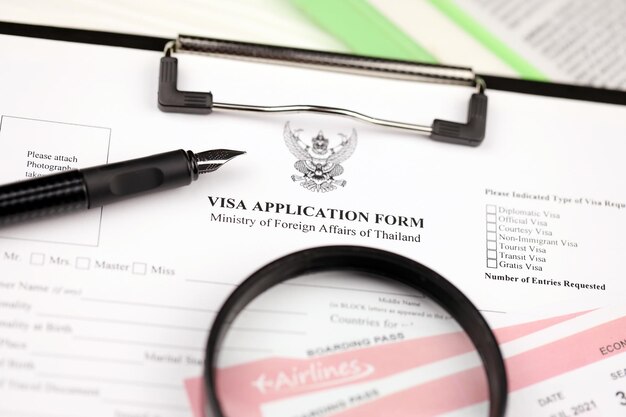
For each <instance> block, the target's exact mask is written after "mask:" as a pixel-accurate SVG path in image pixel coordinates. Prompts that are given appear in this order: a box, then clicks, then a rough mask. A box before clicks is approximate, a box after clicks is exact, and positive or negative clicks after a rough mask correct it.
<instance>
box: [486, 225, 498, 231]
mask: <svg viewBox="0 0 626 417" xmlns="http://www.w3.org/2000/svg"><path fill="white" fill-rule="evenodd" d="M487 231H488V232H495V231H496V224H495V223H487Z"/></svg>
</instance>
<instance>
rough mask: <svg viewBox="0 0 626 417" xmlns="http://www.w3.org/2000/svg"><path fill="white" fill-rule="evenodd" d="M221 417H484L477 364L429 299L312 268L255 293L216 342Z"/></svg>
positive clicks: (455, 327) (371, 278) (368, 278)
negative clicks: (309, 272) (309, 271)
mask: <svg viewBox="0 0 626 417" xmlns="http://www.w3.org/2000/svg"><path fill="white" fill-rule="evenodd" d="M214 372H215V384H216V391H217V398H218V401H219V403H220V407H221V409H222V411H223V412H224V414H225V415H226V416H228V417H244V416H245V417H254V416H259V417H260V416H266V417H270V416H271V417H321V416H331V415H332V416H341V417H344V416H346V417H347V416H397V417H402V416H406V417H409V416H410V417H415V416H435V415H447V416H481V417H484V416H486V415H488V409H489V404H488V385H487V376H486V372H485V370H484V368H483V363H482V362H481V359H480V357H479V355H478V352H477V351H476V348H475V347H474V345H473V344H472V342H471V340H470V339H469V337H468V336H467V335H466V333H465V332H464V331H463V329H462V328H461V326H460V325H459V324H458V323H457V322H456V321H455V320H454V319H453V318H452V317H451V316H450V315H449V314H448V313H447V312H446V311H445V310H444V309H443V308H442V307H441V306H440V305H439V304H437V303H436V302H435V301H434V300H433V299H431V298H428V297H426V296H424V295H423V294H421V293H419V292H417V291H416V290H414V289H412V288H410V287H408V286H405V285H404V284H401V283H399V282H395V281H392V280H389V279H387V278H384V277H380V276H376V275H370V274H364V273H357V272H346V271H328V272H318V273H314V274H307V275H304V276H299V277H296V278H294V279H290V280H287V281H285V282H283V283H280V284H277V285H275V286H273V287H271V288H270V289H268V290H266V291H265V292H263V293H261V294H260V295H258V296H257V297H256V298H255V299H253V300H252V301H251V302H250V303H249V304H248V305H247V306H246V308H244V309H243V310H242V311H241V312H240V313H239V314H238V315H237V316H236V317H235V319H234V320H233V321H231V322H230V323H229V324H228V325H227V328H226V330H225V333H224V337H223V338H222V341H221V344H220V345H219V346H217V357H216V369H215V370H214Z"/></svg>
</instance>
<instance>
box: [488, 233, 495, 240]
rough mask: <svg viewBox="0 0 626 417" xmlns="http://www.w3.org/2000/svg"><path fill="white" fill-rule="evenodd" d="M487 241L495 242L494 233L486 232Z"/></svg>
mask: <svg viewBox="0 0 626 417" xmlns="http://www.w3.org/2000/svg"><path fill="white" fill-rule="evenodd" d="M487 240H492V241H494V242H495V241H496V232H487Z"/></svg>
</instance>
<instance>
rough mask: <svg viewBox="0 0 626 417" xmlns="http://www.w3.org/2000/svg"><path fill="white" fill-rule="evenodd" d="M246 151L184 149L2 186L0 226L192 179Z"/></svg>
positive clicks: (99, 203) (189, 182)
mask: <svg viewBox="0 0 626 417" xmlns="http://www.w3.org/2000/svg"><path fill="white" fill-rule="evenodd" d="M243 153H245V152H241V151H232V150H228V149H213V150H209V151H205V152H200V153H193V152H191V151H184V150H182V149H180V150H177V151H172V152H165V153H161V154H156V155H151V156H147V157H144V158H138V159H131V160H128V161H123V162H116V163H112V164H107V165H100V166H96V167H91V168H85V169H75V170H71V171H64V172H61V173H58V174H52V175H47V176H42V177H38V178H35V179H30V180H25V181H19V182H14V183H12V184H7V185H4V186H0V227H2V226H7V225H10V224H14V223H19V222H23V221H28V220H31V219H35V218H39V217H44V216H50V215H56V214H62V213H65V212H70V211H77V210H85V209H91V208H94V207H101V206H104V205H106V204H110V203H114V202H117V201H120V200H125V199H127V198H130V197H135V196H138V195H142V194H147V193H150V192H155V191H162V190H168V189H171V188H176V187H182V186H185V185H189V184H191V182H193V181H195V180H197V179H198V176H199V175H200V174H205V173H209V172H213V171H216V170H217V169H219V168H220V167H221V166H222V165H224V164H225V163H226V162H228V161H230V160H231V159H233V158H234V157H236V156H238V155H241V154H243Z"/></svg>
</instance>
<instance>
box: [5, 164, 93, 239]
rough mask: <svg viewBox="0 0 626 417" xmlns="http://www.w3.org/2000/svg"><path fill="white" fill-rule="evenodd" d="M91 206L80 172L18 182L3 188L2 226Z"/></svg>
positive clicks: (69, 172) (67, 172)
mask: <svg viewBox="0 0 626 417" xmlns="http://www.w3.org/2000/svg"><path fill="white" fill-rule="evenodd" d="M87 205H88V201H87V189H86V188H85V184H84V182H83V176H82V174H81V173H80V172H79V171H66V172H63V173H60V174H54V175H48V176H45V177H39V178H35V179H32V180H25V181H20V182H14V183H12V184H7V185H4V186H1V187H0V227H2V226H7V225H10V224H13V223H18V222H22V221H26V220H30V219H34V218H37V217H44V216H50V215H54V214H61V213H65V212H68V211H74V210H81V209H86V208H87Z"/></svg>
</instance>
